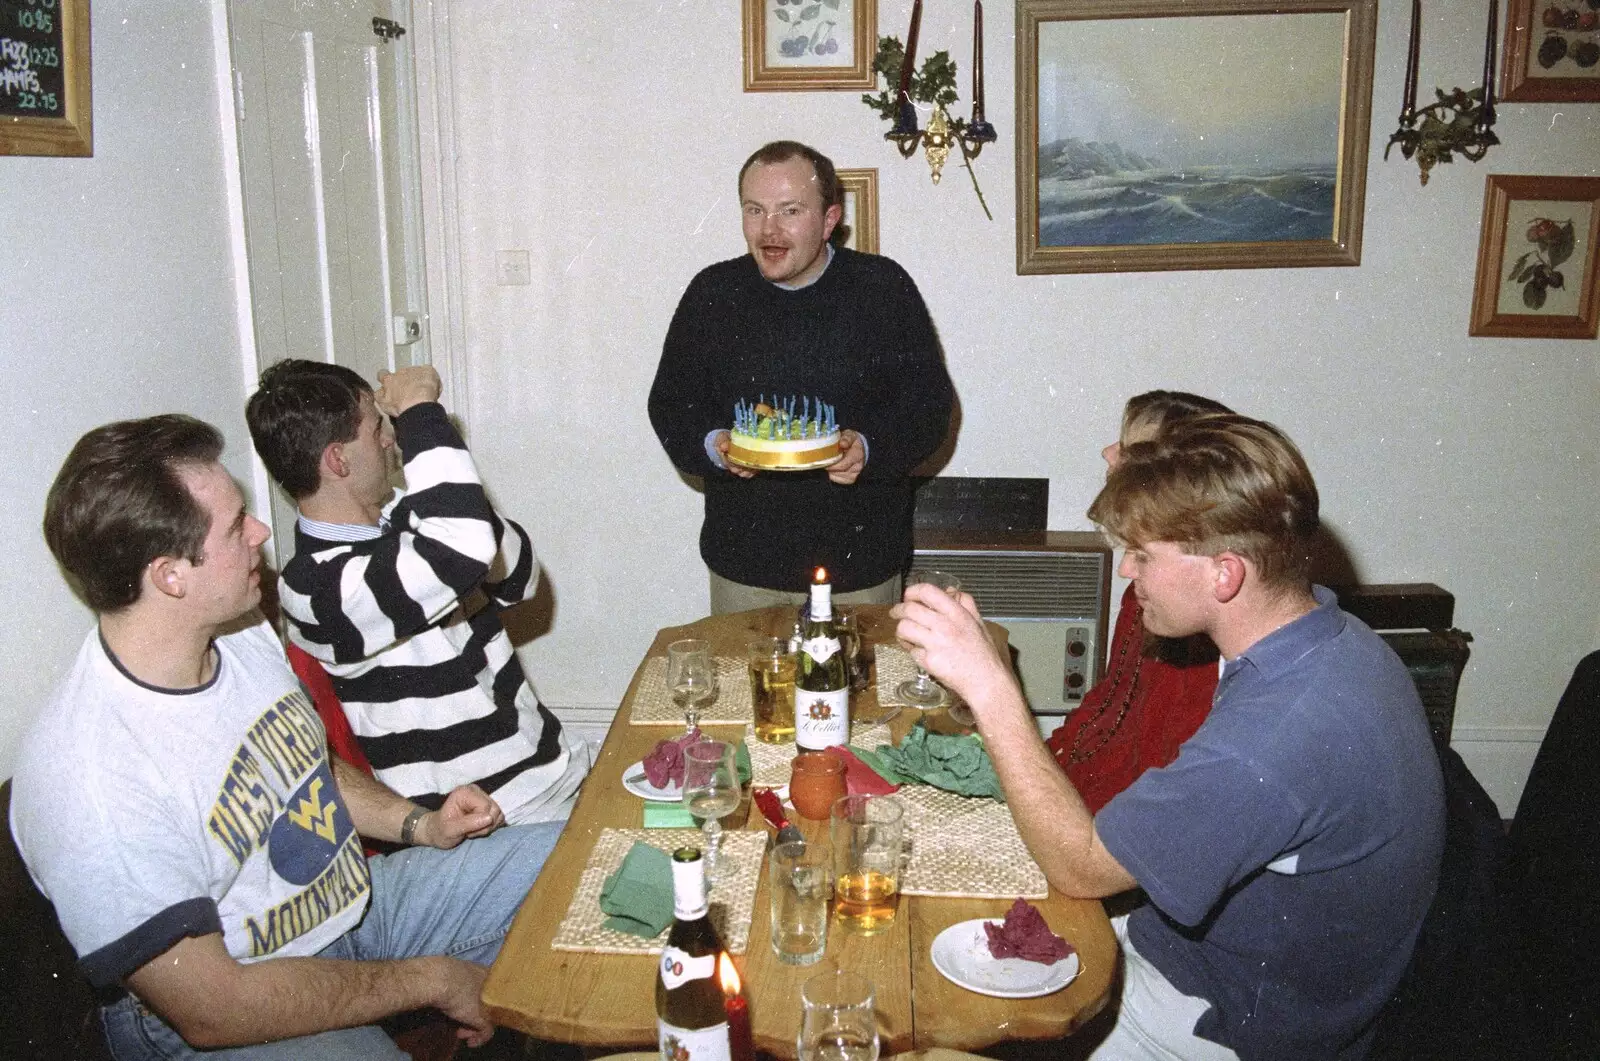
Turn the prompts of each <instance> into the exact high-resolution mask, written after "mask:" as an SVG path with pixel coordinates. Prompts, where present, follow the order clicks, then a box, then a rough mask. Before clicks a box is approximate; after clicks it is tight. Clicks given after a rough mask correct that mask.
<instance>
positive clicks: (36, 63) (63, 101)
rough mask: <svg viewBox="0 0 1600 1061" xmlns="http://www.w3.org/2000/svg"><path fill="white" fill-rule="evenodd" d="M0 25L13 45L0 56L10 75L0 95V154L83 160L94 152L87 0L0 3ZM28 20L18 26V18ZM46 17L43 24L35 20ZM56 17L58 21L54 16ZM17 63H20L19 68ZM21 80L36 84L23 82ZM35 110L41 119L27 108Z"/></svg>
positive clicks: (20, 20)
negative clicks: (12, 49) (20, 51)
mask: <svg viewBox="0 0 1600 1061" xmlns="http://www.w3.org/2000/svg"><path fill="white" fill-rule="evenodd" d="M6 16H9V17H10V20H11V21H14V22H16V23H17V24H16V25H11V24H7V25H0V36H5V37H6V38H8V40H9V41H10V43H11V45H12V46H13V47H21V48H23V49H25V50H26V53H27V55H26V58H25V59H24V58H19V57H18V55H17V54H15V53H12V54H8V55H6V56H4V57H0V70H8V71H15V72H16V74H21V75H28V76H26V77H21V78H19V77H18V76H16V74H14V75H13V76H12V77H11V78H9V79H7V85H8V88H7V90H6V91H5V94H4V97H3V98H0V155H54V156H59V157H71V158H87V157H89V156H91V155H93V154H94V108H93V98H92V97H93V78H92V77H91V75H90V65H89V0H59V3H52V4H49V5H48V6H46V5H44V4H31V3H18V2H8V3H4V4H0V20H4V19H5V17H6ZM24 18H26V19H27V24H26V25H24V24H22V21H23V19H24ZM38 18H48V19H49V20H50V22H49V24H48V25H43V26H41V25H38V24H37V23H35V21H34V20H35V19H38ZM57 19H59V22H57V21H56V20H57ZM19 63H20V64H21V66H20V69H19ZM25 81H33V82H37V83H35V84H27V83H22V82H25ZM35 109H37V110H38V111H39V112H41V114H43V115H45V116H42V117H33V116H31V115H30V114H29V113H28V112H29V111H30V110H35Z"/></svg>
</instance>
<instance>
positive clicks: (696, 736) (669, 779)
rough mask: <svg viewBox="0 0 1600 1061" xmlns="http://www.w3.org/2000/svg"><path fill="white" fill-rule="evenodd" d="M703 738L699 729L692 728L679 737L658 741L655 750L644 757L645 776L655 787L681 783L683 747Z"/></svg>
mask: <svg viewBox="0 0 1600 1061" xmlns="http://www.w3.org/2000/svg"><path fill="white" fill-rule="evenodd" d="M705 739H706V737H705V734H703V733H701V732H700V730H699V729H692V730H690V731H689V732H688V733H685V734H684V735H683V736H681V737H673V738H670V739H668V740H664V741H658V742H657V743H656V746H655V750H654V751H652V752H651V753H650V754H649V755H647V756H645V757H644V764H643V765H644V776H645V778H646V779H647V780H648V781H649V782H650V784H651V785H652V786H653V787H655V788H672V787H673V786H675V785H681V784H683V749H685V748H687V747H688V746H689V745H691V744H698V743H699V742H700V741H703V740H705Z"/></svg>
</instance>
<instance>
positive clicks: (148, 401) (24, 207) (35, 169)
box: [0, 0, 251, 777]
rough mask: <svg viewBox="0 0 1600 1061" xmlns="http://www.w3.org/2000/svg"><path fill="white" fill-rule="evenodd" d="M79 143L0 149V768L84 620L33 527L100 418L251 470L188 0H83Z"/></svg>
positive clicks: (207, 58) (205, 54)
mask: <svg viewBox="0 0 1600 1061" xmlns="http://www.w3.org/2000/svg"><path fill="white" fill-rule="evenodd" d="M91 17H92V32H93V44H92V48H93V53H94V157H93V158H85V159H51V158H10V157H7V158H0V246H3V247H4V248H5V250H4V253H0V291H4V292H5V293H6V294H5V297H4V298H3V299H0V371H3V373H4V378H5V379H6V380H7V381H8V386H7V394H8V407H9V408H8V415H7V416H6V417H5V418H4V420H3V422H0V449H3V450H4V452H5V453H6V455H7V457H6V460H5V461H4V462H0V541H4V542H5V543H6V560H5V563H4V565H0V600H3V601H5V602H6V605H5V607H4V608H0V673H3V674H4V675H5V676H6V677H5V683H4V688H3V689H0V777H9V776H10V775H11V770H12V766H13V764H14V761H15V754H16V746H17V743H18V742H19V741H20V740H21V737H22V733H23V731H24V729H25V728H26V726H27V724H28V722H29V721H31V720H32V718H33V716H34V715H35V714H36V713H37V710H38V706H39V704H40V702H41V701H42V700H43V699H44V698H45V697H46V696H47V695H48V693H49V690H50V688H51V686H52V685H53V684H54V683H55V681H56V679H57V677H58V676H59V675H60V674H61V673H62V671H63V669H64V668H65V667H66V666H67V665H69V664H70V662H71V660H72V657H73V656H74V655H75V654H76V652H77V650H78V646H79V645H80V644H81V643H82V641H83V638H84V635H85V634H86V633H87V632H88V631H89V629H90V627H91V626H92V623H93V619H92V617H91V616H90V614H89V611H88V610H87V609H86V608H84V607H83V606H82V605H81V604H80V603H79V602H78V601H77V599H76V598H74V597H73V595H72V594H71V592H70V591H69V590H68V588H67V585H66V583H65V582H64V581H63V580H62V578H61V576H60V574H59V573H58V569H57V568H56V565H55V561H54V560H52V559H51V557H50V553H49V550H47V549H46V548H45V544H44V538H43V536H42V535H41V534H40V531H39V521H40V519H41V517H42V516H43V514H44V497H45V492H46V491H47V490H48V488H49V485H50V480H51V479H52V478H54V476H55V473H56V469H57V468H59V467H60V465H61V461H62V460H63V458H65V457H66V454H67V451H68V450H69V449H70V448H71V447H72V444H73V442H75V441H76V440H77V438H78V436H80V435H81V434H83V432H84V431H86V430H88V429H89V428H91V427H94V426H95V425H97V424H102V423H105V422H106V421H109V420H116V419H122V418H125V417H131V416H149V415H153V414H155V413H162V412H187V413H191V414H193V415H195V416H198V417H201V418H202V419H205V420H209V421H211V422H212V423H214V424H216V425H218V426H219V427H220V428H222V430H223V432H224V433H225V434H226V436H227V438H228V451H227V453H226V454H225V455H224V461H225V462H226V463H227V465H228V467H229V468H230V469H231V470H232V471H233V472H234V474H235V475H236V476H238V477H239V478H240V479H241V481H243V482H246V483H249V482H250V481H251V468H250V454H249V438H248V435H247V434H246V433H245V427H244V385H243V379H244V376H243V370H242V368H241V364H242V362H241V353H240V342H239V336H238V328H237V325H236V301H235V293H234V267H233V257H232V254H233V248H232V246H231V243H230V222H229V218H228V210H227V196H226V189H225V185H224V166H223V144H222V139H221V136H220V132H219V130H220V129H221V128H222V125H221V122H220V120H219V115H218V107H219V100H218V95H217V91H216V72H215V61H214V55H215V53H214V51H213V47H212V24H211V4H209V3H207V2H206V0H137V2H135V0H96V2H95V4H94V9H93V12H92V16H91Z"/></svg>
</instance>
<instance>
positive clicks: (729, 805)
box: [683, 740, 742, 881]
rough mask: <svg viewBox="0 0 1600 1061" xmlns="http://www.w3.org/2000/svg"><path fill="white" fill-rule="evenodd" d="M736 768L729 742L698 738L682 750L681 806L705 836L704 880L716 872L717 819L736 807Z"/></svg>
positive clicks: (719, 833)
mask: <svg viewBox="0 0 1600 1061" xmlns="http://www.w3.org/2000/svg"><path fill="white" fill-rule="evenodd" d="M741 797H742V793H741V792H740V790H739V770H738V767H737V766H736V765H735V762H734V758H733V745H731V744H724V743H723V742H722V741H716V740H708V741H699V742H698V743H695V744H691V745H689V746H688V747H687V748H684V749H683V805H684V807H685V809H687V810H688V812H689V813H690V814H691V815H693V816H694V820H695V821H697V822H699V823H700V830H701V832H703V833H705V837H706V854H705V863H706V880H708V881H710V880H714V879H715V878H716V876H717V873H718V869H719V867H718V865H717V848H718V845H719V844H720V843H721V842H722V822H721V821H720V819H721V818H722V817H723V816H724V815H727V814H732V813H733V812H734V811H735V810H737V809H738V808H739V800H740V798H741Z"/></svg>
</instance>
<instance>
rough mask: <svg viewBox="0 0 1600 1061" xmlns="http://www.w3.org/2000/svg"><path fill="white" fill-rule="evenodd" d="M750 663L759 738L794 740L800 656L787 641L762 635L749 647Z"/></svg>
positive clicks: (785, 742) (762, 739)
mask: <svg viewBox="0 0 1600 1061" xmlns="http://www.w3.org/2000/svg"><path fill="white" fill-rule="evenodd" d="M745 657H746V659H747V660H748V661H749V664H750V703H751V704H752V705H753V706H754V708H755V717H756V740H759V741H763V742H765V743H767V744H792V743H794V675H795V668H796V667H797V666H799V660H798V658H797V657H796V656H795V654H794V653H793V652H790V651H789V644H788V642H787V641H780V640H778V639H777V638H775V637H758V638H756V639H755V640H754V641H751V642H750V644H749V645H748V646H747V648H746V653H745Z"/></svg>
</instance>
